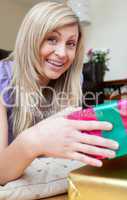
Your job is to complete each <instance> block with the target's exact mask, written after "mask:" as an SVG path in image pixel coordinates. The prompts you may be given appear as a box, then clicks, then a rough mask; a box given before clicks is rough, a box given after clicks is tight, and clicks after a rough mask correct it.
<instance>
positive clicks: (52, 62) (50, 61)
mask: <svg viewBox="0 0 127 200" xmlns="http://www.w3.org/2000/svg"><path fill="white" fill-rule="evenodd" d="M47 61H48V62H49V63H50V64H52V65H56V66H58V67H60V66H62V65H63V63H59V62H56V61H53V60H47Z"/></svg>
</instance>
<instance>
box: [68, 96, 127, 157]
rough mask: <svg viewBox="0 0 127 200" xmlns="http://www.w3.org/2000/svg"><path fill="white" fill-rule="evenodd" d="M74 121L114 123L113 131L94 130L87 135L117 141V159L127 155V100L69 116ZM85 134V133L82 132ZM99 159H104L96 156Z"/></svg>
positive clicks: (109, 103)
mask: <svg viewBox="0 0 127 200" xmlns="http://www.w3.org/2000/svg"><path fill="white" fill-rule="evenodd" d="M68 118H69V119H73V120H85V121H87V120H88V121H89V120H90V121H91V120H96V121H108V122H110V123H112V125H113V129H112V130H111V131H100V130H96V131H94V130H92V131H85V133H88V134H91V135H96V136H100V137H104V138H108V139H112V140H115V141H117V142H118V143H119V149H118V150H117V151H116V157H120V156H124V155H127V100H121V101H110V102H108V103H104V104H101V105H97V106H96V107H94V108H90V109H84V110H80V111H76V112H73V113H71V114H70V115H69V116H68ZM82 133H84V131H82ZM94 157H96V158H98V159H103V158H104V157H102V156H99V155H95V156H94Z"/></svg>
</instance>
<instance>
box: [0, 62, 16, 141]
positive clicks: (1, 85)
mask: <svg viewBox="0 0 127 200" xmlns="http://www.w3.org/2000/svg"><path fill="white" fill-rule="evenodd" d="M12 64H13V62H12V61H0V95H1V96H2V97H3V101H4V105H5V106H6V108H7V118H8V144H10V143H11V142H12V141H13V133H12V120H11V113H12V106H11V105H12V101H13V100H12V98H11V95H10V92H11V91H10V90H8V89H7V86H8V85H9V83H10V81H11V79H12Z"/></svg>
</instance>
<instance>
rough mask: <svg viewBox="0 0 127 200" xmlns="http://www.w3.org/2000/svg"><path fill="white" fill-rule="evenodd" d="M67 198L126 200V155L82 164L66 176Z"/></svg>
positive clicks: (74, 199)
mask: <svg viewBox="0 0 127 200" xmlns="http://www.w3.org/2000/svg"><path fill="white" fill-rule="evenodd" d="M68 182H69V190H68V200H127V157H121V158H116V159H113V160H104V164H103V166H102V167H101V168H97V167H92V166H84V167H81V168H79V169H77V170H75V171H72V172H71V173H70V175H69V177H68Z"/></svg>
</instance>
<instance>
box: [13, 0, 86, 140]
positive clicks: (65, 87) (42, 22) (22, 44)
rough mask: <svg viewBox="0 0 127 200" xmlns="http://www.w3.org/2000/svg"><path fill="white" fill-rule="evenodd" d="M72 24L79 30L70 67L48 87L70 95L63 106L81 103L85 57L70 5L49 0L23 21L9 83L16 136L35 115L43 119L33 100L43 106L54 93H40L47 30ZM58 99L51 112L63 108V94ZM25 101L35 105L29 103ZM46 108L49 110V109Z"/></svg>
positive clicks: (30, 124) (80, 26) (32, 122)
mask: <svg viewBox="0 0 127 200" xmlns="http://www.w3.org/2000/svg"><path fill="white" fill-rule="evenodd" d="M73 23H78V26H79V32H80V36H79V42H78V47H77V50H76V56H75V59H74V62H73V67H70V68H69V69H68V71H66V72H65V73H64V74H63V75H62V76H61V77H60V78H58V79H57V80H54V81H51V87H52V88H53V89H54V90H55V92H56V94H58V93H59V92H63V94H64V93H66V94H68V95H69V101H68V102H69V103H68V102H66V103H65V104H66V105H65V107H66V106H68V104H73V105H78V104H79V102H81V96H82V92H81V84H80V74H81V71H82V66H83V57H84V33H83V27H82V25H81V24H80V23H79V20H78V18H77V16H76V15H75V14H74V12H73V11H72V9H71V8H69V7H68V6H66V5H65V4H62V3H56V2H50V1H45V2H41V3H39V4H37V5H35V6H34V7H33V8H32V9H31V10H30V11H29V12H28V14H27V15H26V17H25V19H24V20H23V22H22V24H21V27H20V30H19V32H18V35H17V40H16V44H15V49H14V53H13V57H14V65H13V78H12V82H11V85H12V86H13V87H16V89H15V97H16V101H17V103H18V105H17V106H16V107H14V108H13V113H12V117H13V133H14V135H15V136H17V134H19V133H20V132H22V131H23V130H25V129H26V128H28V127H30V126H32V125H33V124H35V123H37V121H38V120H37V119H36V117H35V116H39V120H41V119H42V118H43V117H42V114H43V110H41V109H40V107H39V106H38V105H37V103H36V102H39V101H41V104H43V105H46V101H47V99H49V98H51V97H52V98H53V99H54V96H53V95H49V92H47V93H46V92H45V95H43V94H42V92H41V91H40V85H39V76H40V77H41V78H42V79H43V77H44V74H43V72H42V71H41V69H42V67H41V61H40V57H39V51H40V45H41V44H42V42H43V40H44V38H45V36H46V34H47V33H48V32H51V31H52V30H54V29H56V28H59V27H62V26H65V25H68V24H73ZM35 66H36V67H35ZM26 94H27V95H26ZM70 94H71V95H70ZM60 99H61V100H60V102H59V106H58V103H54V105H53V106H51V110H52V111H53V110H55V111H59V110H60V109H61V108H62V96H61V98H60ZM53 102H55V101H53ZM28 104H29V105H34V106H28ZM45 107H46V106H45ZM47 107H48V106H47ZM46 110H47V111H48V108H46ZM48 114H49V113H48ZM50 114H51V113H50ZM50 114H49V115H50ZM40 116H41V117H40Z"/></svg>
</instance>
